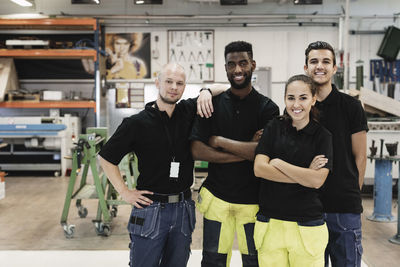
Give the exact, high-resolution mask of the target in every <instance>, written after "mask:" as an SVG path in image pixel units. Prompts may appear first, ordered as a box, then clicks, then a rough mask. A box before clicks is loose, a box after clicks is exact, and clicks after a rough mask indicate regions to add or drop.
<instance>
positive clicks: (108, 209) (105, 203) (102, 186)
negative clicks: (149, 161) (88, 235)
mask: <svg viewBox="0 0 400 267" xmlns="http://www.w3.org/2000/svg"><path fill="white" fill-rule="evenodd" d="M106 140H107V129H106V128H88V129H87V133H86V134H81V135H80V136H79V141H78V143H77V145H76V147H75V148H74V151H73V156H72V171H71V177H70V180H69V184H68V189H67V194H66V197H65V202H64V208H63V212H62V216H61V222H60V223H61V226H62V227H63V230H64V235H65V237H66V238H72V237H73V235H74V232H75V225H73V224H68V223H67V218H68V213H69V208H70V206H71V201H72V199H76V207H77V208H78V215H79V217H81V218H85V217H86V216H87V214H88V210H87V208H86V207H84V206H83V205H82V200H83V199H98V208H97V216H96V219H95V220H93V221H92V222H93V224H94V226H95V231H96V233H97V234H98V235H102V236H109V235H110V234H111V221H112V218H113V217H116V216H117V211H118V209H117V206H118V205H126V204H128V203H126V202H125V201H122V200H118V194H117V192H116V190H115V189H114V187H113V186H112V184H111V183H110V182H109V180H108V179H107V177H106V175H105V174H104V173H99V172H98V170H97V154H98V152H99V151H100V149H101V147H102V145H103V144H104V143H105V142H106ZM134 160H136V158H135V157H134V156H133V155H131V154H129V155H127V156H126V157H125V158H124V159H123V160H122V161H121V164H120V168H121V170H122V172H123V173H125V175H124V178H125V180H126V183H127V185H128V188H129V189H133V188H134V187H135V180H134V177H135V176H136V175H135V174H136V173H135V172H137V167H136V164H134V163H135V162H134ZM82 164H83V165H84V166H83V171H82V175H81V180H80V185H79V188H78V189H77V190H76V191H75V192H74V188H75V184H76V182H77V177H78V174H79V173H80V172H81V166H82ZM89 167H90V170H91V172H92V175H93V181H94V184H88V183H87V175H88V171H89Z"/></svg>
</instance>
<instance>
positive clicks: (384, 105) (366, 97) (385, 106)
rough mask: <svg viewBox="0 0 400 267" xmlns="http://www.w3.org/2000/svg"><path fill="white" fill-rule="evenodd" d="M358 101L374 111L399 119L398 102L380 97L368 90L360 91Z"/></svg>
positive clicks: (399, 103) (399, 104) (399, 105)
mask: <svg viewBox="0 0 400 267" xmlns="http://www.w3.org/2000/svg"><path fill="white" fill-rule="evenodd" d="M359 99H360V101H361V102H363V103H364V104H365V105H368V106H370V107H373V108H374V109H377V110H381V111H384V112H386V113H390V114H392V115H395V116H399V117H400V101H397V100H395V99H393V98H390V97H387V96H384V95H381V94H379V93H377V92H374V91H372V90H370V89H365V88H362V87H361V89H360V97H359Z"/></svg>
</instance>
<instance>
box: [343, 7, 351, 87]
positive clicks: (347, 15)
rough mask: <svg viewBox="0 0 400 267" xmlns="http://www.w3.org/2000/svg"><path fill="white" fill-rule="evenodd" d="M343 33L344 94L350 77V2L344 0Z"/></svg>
mask: <svg viewBox="0 0 400 267" xmlns="http://www.w3.org/2000/svg"><path fill="white" fill-rule="evenodd" d="M345 12H346V13H345V19H344V31H343V55H344V70H343V71H344V73H343V90H344V92H345V93H347V91H348V90H349V76H350V63H349V61H350V53H349V21H350V0H346V9H345Z"/></svg>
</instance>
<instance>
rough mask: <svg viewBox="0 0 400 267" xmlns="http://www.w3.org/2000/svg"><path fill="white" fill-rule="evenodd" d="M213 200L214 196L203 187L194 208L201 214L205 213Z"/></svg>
mask: <svg viewBox="0 0 400 267" xmlns="http://www.w3.org/2000/svg"><path fill="white" fill-rule="evenodd" d="M213 198H214V196H213V195H212V194H211V192H210V191H208V190H207V189H206V188H204V187H203V188H201V190H200V192H199V196H198V199H197V203H196V206H197V208H198V209H199V211H200V212H201V213H202V214H204V213H206V212H207V210H208V208H209V207H210V204H211V202H212V199H213Z"/></svg>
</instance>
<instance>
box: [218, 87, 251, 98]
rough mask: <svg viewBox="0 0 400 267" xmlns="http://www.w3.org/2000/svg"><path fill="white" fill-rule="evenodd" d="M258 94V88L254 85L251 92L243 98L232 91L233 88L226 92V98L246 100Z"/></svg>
mask: <svg viewBox="0 0 400 267" xmlns="http://www.w3.org/2000/svg"><path fill="white" fill-rule="evenodd" d="M256 94H257V92H256V89H255V88H254V87H252V88H251V91H250V93H249V94H248V95H246V96H245V97H244V98H242V99H241V98H240V97H239V96H237V95H235V94H234V93H232V90H231V89H228V90H227V91H226V94H225V99H234V100H237V101H245V100H246V99H251V97H253V96H255V95H256Z"/></svg>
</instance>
